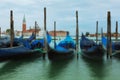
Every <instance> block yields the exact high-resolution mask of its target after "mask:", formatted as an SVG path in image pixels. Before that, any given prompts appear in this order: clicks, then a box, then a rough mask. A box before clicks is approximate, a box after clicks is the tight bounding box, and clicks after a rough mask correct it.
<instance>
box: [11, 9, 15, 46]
mask: <svg viewBox="0 0 120 80" xmlns="http://www.w3.org/2000/svg"><path fill="white" fill-rule="evenodd" d="M10 39H11V43H10V47H13V42H14V20H13V11H12V10H11V11H10Z"/></svg>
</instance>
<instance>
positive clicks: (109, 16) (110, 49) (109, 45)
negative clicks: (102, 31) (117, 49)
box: [107, 11, 112, 58]
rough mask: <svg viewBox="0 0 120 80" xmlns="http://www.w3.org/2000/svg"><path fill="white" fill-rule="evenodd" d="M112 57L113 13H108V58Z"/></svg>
mask: <svg viewBox="0 0 120 80" xmlns="http://www.w3.org/2000/svg"><path fill="white" fill-rule="evenodd" d="M109 57H110V58H112V42H111V15H110V11H108V13H107V58H109Z"/></svg>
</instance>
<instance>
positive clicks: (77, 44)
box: [76, 11, 79, 59]
mask: <svg viewBox="0 0 120 80" xmlns="http://www.w3.org/2000/svg"><path fill="white" fill-rule="evenodd" d="M76 53H77V59H78V57H79V27H78V11H76Z"/></svg>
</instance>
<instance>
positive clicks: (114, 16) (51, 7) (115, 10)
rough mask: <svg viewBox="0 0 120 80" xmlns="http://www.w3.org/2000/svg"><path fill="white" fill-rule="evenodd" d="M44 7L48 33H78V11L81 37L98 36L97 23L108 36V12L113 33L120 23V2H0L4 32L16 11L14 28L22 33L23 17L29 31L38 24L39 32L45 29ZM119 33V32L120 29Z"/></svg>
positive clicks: (54, 0) (74, 0) (77, 0)
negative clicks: (116, 25) (86, 34)
mask: <svg viewBox="0 0 120 80" xmlns="http://www.w3.org/2000/svg"><path fill="white" fill-rule="evenodd" d="M44 7H46V9H47V30H48V31H51V30H53V29H54V21H56V29H57V30H65V31H69V32H70V34H71V35H74V34H75V33H76V15H75V13H76V10H77V11H78V16H79V17H78V19H79V33H80V34H81V33H82V32H83V33H85V32H90V33H95V31H96V21H98V22H99V24H98V25H99V26H98V27H99V28H98V29H99V30H98V31H99V33H100V32H101V28H103V31H104V32H106V29H107V12H108V11H110V12H111V22H112V23H111V25H112V26H111V27H112V32H115V23H116V21H118V24H119V20H120V0H0V27H1V28H2V31H5V30H6V29H8V28H9V27H10V10H13V16H14V28H15V30H20V31H21V30H22V20H23V16H24V15H25V17H26V24H27V29H29V28H30V26H34V24H35V21H37V23H38V25H39V26H40V28H42V29H43V26H44ZM118 29H119V28H118ZM119 33H120V29H119Z"/></svg>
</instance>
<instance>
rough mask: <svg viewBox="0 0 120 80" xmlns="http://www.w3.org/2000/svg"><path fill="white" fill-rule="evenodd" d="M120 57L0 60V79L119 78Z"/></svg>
mask: <svg viewBox="0 0 120 80" xmlns="http://www.w3.org/2000/svg"><path fill="white" fill-rule="evenodd" d="M119 72H120V59H112V60H107V59H106V58H105V59H103V60H102V61H93V60H87V59H84V58H82V57H81V55H79V59H77V58H76V57H75V58H74V59H71V60H69V61H59V62H51V61H49V60H48V59H46V60H43V59H42V57H39V58H28V59H21V60H10V61H4V62H0V80H120V73H119Z"/></svg>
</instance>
